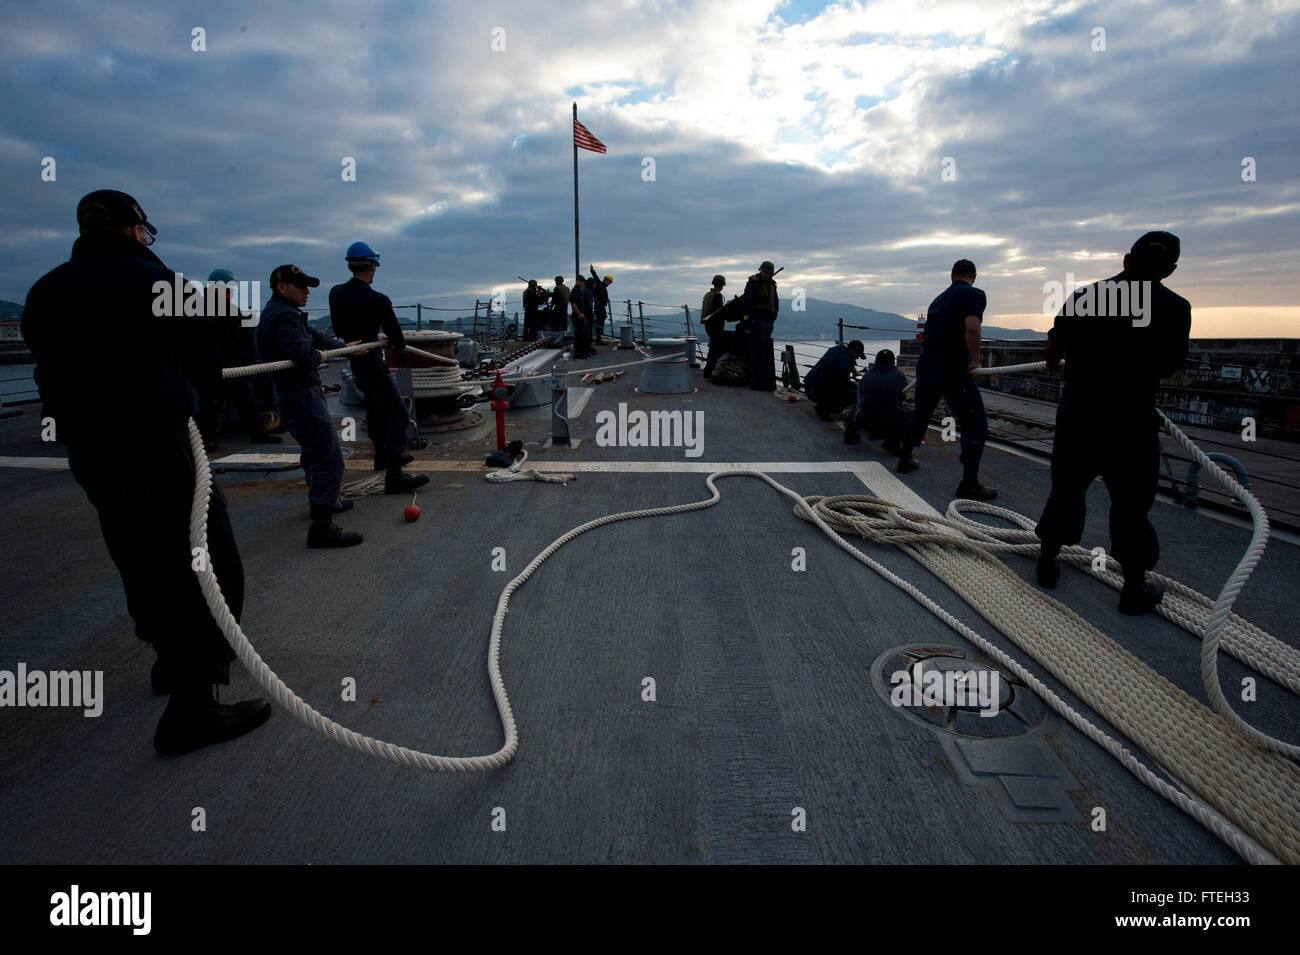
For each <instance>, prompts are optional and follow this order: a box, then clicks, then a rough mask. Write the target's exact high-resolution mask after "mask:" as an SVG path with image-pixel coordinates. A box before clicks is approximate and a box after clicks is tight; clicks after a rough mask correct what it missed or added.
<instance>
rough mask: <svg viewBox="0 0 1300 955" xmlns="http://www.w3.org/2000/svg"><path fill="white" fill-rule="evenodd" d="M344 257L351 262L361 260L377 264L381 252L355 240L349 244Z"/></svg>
mask: <svg viewBox="0 0 1300 955" xmlns="http://www.w3.org/2000/svg"><path fill="white" fill-rule="evenodd" d="M343 258H345V259H347V260H348V261H349V262H352V261H357V260H360V261H365V262H374V263H375V265H378V264H379V253H378V252H376V251H375V250H374V249H372V248H371V247H370V246H368V245H366V244H365V243H364V242H353V243H352V244H351V245H350V246H348V251H347V254H346V255H344V256H343Z"/></svg>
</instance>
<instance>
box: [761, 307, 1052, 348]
mask: <svg viewBox="0 0 1300 955" xmlns="http://www.w3.org/2000/svg"><path fill="white" fill-rule="evenodd" d="M804 304H805V305H806V306H807V308H806V310H805V311H803V312H795V311H791V310H790V302H789V300H788V299H786V300H785V301H782V303H781V315H780V317H779V318H778V319H777V327H776V335H777V337H778V338H787V339H788V338H803V339H809V340H813V341H817V340H820V339H830V338H834V337H835V336H836V334H837V331H838V330H837V326H836V322H837V321H838V320H839V319H840V318H843V319H844V324H846V325H866V326H868V328H869V331H868V332H864V331H863V330H862V329H856V328H855V329H845V332H844V337H845V338H846V339H848V338H862V339H868V338H894V337H899V338H912V337H914V336H915V335H916V320H915V319H912V318H905V317H904V316H902V315H899V314H898V313H896V312H879V311H876V310H875V309H874V308H863V307H862V306H859V305H848V304H845V303H843V302H826V301H823V300H822V299H817V298H810V299H807V300H806V301H805V303H804ZM850 332H852V334H850ZM878 332H879V334H877V333H878ZM1045 335H1046V333H1045V332H1036V331H1034V330H1033V329H1029V328H1001V327H999V326H997V325H985V326H984V337H985V338H1011V339H1024V338H1030V339H1038V338H1043V337H1045Z"/></svg>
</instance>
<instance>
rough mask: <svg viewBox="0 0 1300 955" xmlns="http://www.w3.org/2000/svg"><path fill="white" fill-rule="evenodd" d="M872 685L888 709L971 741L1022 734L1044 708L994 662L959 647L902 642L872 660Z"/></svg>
mask: <svg viewBox="0 0 1300 955" xmlns="http://www.w3.org/2000/svg"><path fill="white" fill-rule="evenodd" d="M871 684H872V686H874V687H875V689H876V692H877V693H878V694H880V695H881V696H882V697H883V698H884V699H885V701H886V702H887V703H889V704H890V707H891V708H892V709H894V710H897V711H898V712H899V713H901V714H902V715H903V716H906V717H907V718H908V719H910V720H913V721H915V722H918V723H921V724H923V725H925V726H928V727H930V728H931V729H937V730H942V731H943V732H946V733H953V734H956V735H957V736H966V737H970V738H972V739H1008V738H1010V737H1015V736H1023V735H1025V734H1026V733H1029V732H1032V731H1033V730H1035V729H1037V728H1038V727H1039V726H1041V725H1042V724H1043V721H1044V720H1045V719H1046V718H1047V708H1046V707H1045V706H1044V705H1043V703H1042V701H1041V700H1039V698H1038V696H1037V695H1036V694H1035V693H1034V692H1033V691H1031V690H1030V689H1029V688H1028V687H1027V686H1025V684H1024V683H1023V682H1021V681H1020V680H1019V679H1018V678H1016V677H1014V676H1012V675H1011V674H1010V673H1007V672H1006V671H1005V670H1003V669H1002V668H1001V667H999V666H998V665H997V664H996V663H993V662H992V661H990V660H987V659H985V658H983V657H981V656H977V655H975V654H973V653H970V652H968V651H966V650H962V649H959V648H957V647H933V646H922V645H916V646H906V647H897V648H895V649H893V650H887V651H886V652H885V653H883V654H881V655H880V656H879V657H877V658H876V660H875V662H874V663H872V664H871Z"/></svg>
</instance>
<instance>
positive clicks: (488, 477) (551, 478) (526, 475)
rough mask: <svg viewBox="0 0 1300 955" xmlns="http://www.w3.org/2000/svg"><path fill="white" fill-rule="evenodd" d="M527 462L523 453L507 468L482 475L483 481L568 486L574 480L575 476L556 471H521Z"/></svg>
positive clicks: (532, 469) (525, 453)
mask: <svg viewBox="0 0 1300 955" xmlns="http://www.w3.org/2000/svg"><path fill="white" fill-rule="evenodd" d="M527 460H528V452H527V451H524V452H522V453H521V454H520V456H519V458H518V459H517V460H516V461H515V463H514V464H512V465H510V467H508V468H498V469H497V470H495V471H489V472H488V473H487V474H485V475H483V479H484V480H485V481H487V482H488V483H489V484H510V483H511V482H513V481H541V482H542V483H543V484H563V485H566V486H567V485H568V483H569V482H570V481H573V480H576V479H577V475H576V474H561V473H559V472H556V471H539V470H537V468H527V469H523V467H524V462H526V461H527ZM521 469H523V470H521Z"/></svg>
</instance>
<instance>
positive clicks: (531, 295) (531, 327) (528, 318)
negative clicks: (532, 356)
mask: <svg viewBox="0 0 1300 955" xmlns="http://www.w3.org/2000/svg"><path fill="white" fill-rule="evenodd" d="M541 304H542V295H541V293H540V292H538V291H537V290H536V289H531V288H526V289H524V341H526V342H535V341H537V332H538V330H539V329H540V327H541V320H540V318H539V317H538V314H537V313H538V309H539V308H540V307H541Z"/></svg>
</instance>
